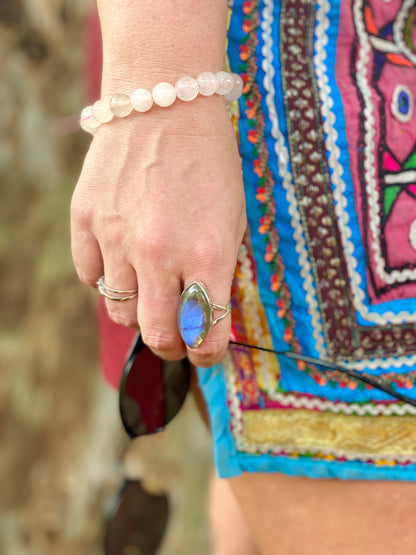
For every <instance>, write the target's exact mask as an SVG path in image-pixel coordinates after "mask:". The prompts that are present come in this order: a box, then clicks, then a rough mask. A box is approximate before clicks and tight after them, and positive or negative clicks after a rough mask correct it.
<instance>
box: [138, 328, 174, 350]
mask: <svg viewBox="0 0 416 555" xmlns="http://www.w3.org/2000/svg"><path fill="white" fill-rule="evenodd" d="M142 339H143V342H144V343H145V344H146V345H147V346H148V347H150V349H152V350H153V351H162V352H172V351H175V350H177V342H176V340H175V338H174V337H173V335H171V334H169V333H167V332H164V331H161V330H143V329H142Z"/></svg>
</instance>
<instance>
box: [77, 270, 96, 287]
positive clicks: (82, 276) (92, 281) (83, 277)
mask: <svg viewBox="0 0 416 555" xmlns="http://www.w3.org/2000/svg"><path fill="white" fill-rule="evenodd" d="M77 274H78V278H79V280H80V281H81V282H82V283H85V285H90V286H91V287H95V286H96V283H97V277H96V276H94V277H92V276H90V275H88V274H86V273H85V272H83V271H82V270H79V269H77Z"/></svg>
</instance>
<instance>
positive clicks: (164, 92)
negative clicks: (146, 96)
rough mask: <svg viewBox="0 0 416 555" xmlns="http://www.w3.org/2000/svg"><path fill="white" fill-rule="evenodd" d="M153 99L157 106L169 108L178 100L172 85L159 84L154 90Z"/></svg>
mask: <svg viewBox="0 0 416 555" xmlns="http://www.w3.org/2000/svg"><path fill="white" fill-rule="evenodd" d="M152 97H153V101H154V103H155V104H157V105H158V106H161V107H162V108H167V107H168V106H171V105H172V104H173V103H174V102H175V100H176V90H175V87H174V86H173V85H171V84H170V83H165V82H162V83H158V84H157V85H156V86H155V87H154V88H153V90H152Z"/></svg>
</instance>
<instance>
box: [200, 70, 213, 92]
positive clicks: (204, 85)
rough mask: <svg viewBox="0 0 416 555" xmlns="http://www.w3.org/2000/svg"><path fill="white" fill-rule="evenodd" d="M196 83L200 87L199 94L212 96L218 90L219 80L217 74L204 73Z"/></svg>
mask: <svg viewBox="0 0 416 555" xmlns="http://www.w3.org/2000/svg"><path fill="white" fill-rule="evenodd" d="M196 81H197V83H198V85H199V94H202V95H203V96H211V94H214V93H215V91H216V90H217V78H216V77H215V73H211V72H210V71H203V72H202V73H200V74H199V75H198V77H197V78H196Z"/></svg>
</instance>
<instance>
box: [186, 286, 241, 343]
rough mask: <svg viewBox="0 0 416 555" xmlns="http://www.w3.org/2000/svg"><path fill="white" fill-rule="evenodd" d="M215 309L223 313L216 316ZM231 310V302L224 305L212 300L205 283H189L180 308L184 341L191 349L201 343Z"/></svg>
mask: <svg viewBox="0 0 416 555" xmlns="http://www.w3.org/2000/svg"><path fill="white" fill-rule="evenodd" d="M214 310H220V311H222V312H223V314H221V315H220V316H218V317H217V318H214ZM230 312H231V303H228V304H227V305H222V304H215V303H213V302H211V299H210V296H209V293H208V290H207V288H206V287H205V285H204V284H203V283H200V282H198V281H194V282H193V283H191V284H190V285H188V286H187V287H186V288H185V289H184V290H183V292H182V295H181V299H180V303H179V308H178V326H179V331H180V334H181V336H182V339H183V341H184V343H185V344H186V345H187V346H188V347H190V348H191V349H195V348H196V347H198V346H199V345H201V343H202V342H203V341H204V340H205V338H206V337H207V335H208V334H209V332H210V330H211V328H213V327H214V326H215V325H216V324H218V322H220V321H221V320H223V319H224V318H226V316H228V314H229V313H230Z"/></svg>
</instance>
